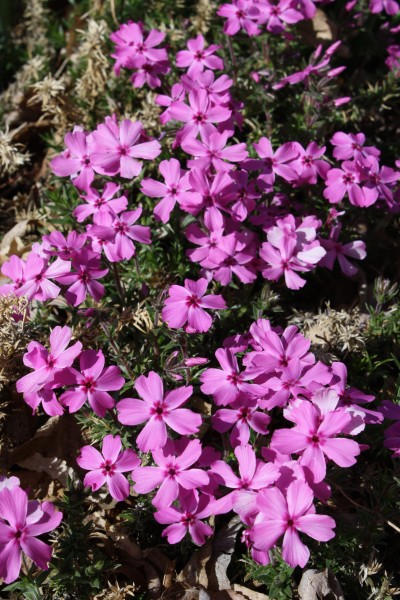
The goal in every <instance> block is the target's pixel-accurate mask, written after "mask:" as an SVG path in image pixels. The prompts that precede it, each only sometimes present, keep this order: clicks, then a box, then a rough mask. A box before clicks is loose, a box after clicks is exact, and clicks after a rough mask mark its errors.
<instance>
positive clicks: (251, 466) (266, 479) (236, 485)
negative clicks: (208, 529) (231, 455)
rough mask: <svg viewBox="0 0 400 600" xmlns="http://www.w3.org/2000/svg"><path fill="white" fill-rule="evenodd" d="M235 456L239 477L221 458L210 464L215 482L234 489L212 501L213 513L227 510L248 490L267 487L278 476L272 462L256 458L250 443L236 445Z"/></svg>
mask: <svg viewBox="0 0 400 600" xmlns="http://www.w3.org/2000/svg"><path fill="white" fill-rule="evenodd" d="M235 456H236V459H237V461H238V464H239V474H240V477H238V476H237V475H235V473H234V472H233V470H232V469H231V467H230V466H229V465H227V464H226V462H225V461H223V460H216V461H215V462H214V463H213V464H212V465H211V471H212V473H213V477H215V479H216V481H217V483H219V484H221V485H224V486H226V487H228V488H231V489H232V488H233V490H235V491H233V492H229V493H228V494H226V495H225V496H223V497H222V498H219V499H218V500H215V501H214V502H213V503H212V511H213V513H214V514H222V513H227V512H229V511H230V510H232V508H233V506H234V504H236V503H238V504H239V503H240V502H241V500H242V499H243V498H246V497H247V495H248V494H249V492H256V491H258V490H262V489H263V488H266V487H268V486H269V485H271V484H272V483H274V481H275V480H276V479H277V478H278V476H279V471H278V469H277V467H276V466H275V465H273V464H272V463H265V462H264V461H262V460H258V459H257V458H256V454H255V452H254V450H253V448H252V447H251V446H250V445H244V446H236V448H235ZM252 497H253V494H252Z"/></svg>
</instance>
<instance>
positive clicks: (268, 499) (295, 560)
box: [251, 481, 335, 568]
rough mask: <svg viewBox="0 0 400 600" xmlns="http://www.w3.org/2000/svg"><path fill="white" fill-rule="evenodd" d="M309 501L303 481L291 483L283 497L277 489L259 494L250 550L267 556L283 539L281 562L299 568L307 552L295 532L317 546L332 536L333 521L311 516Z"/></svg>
mask: <svg viewBox="0 0 400 600" xmlns="http://www.w3.org/2000/svg"><path fill="white" fill-rule="evenodd" d="M313 500H314V496H313V493H312V491H311V489H310V488H309V486H308V485H307V484H306V483H305V482H303V481H294V482H293V483H292V484H291V485H290V486H289V487H288V489H287V492H286V496H284V495H283V494H282V492H281V491H280V490H279V489H278V488H268V489H266V490H262V491H261V492H260V493H259V494H258V499H257V504H258V508H259V510H260V514H259V515H258V517H257V518H256V521H255V523H254V525H253V533H252V536H251V537H252V541H253V543H254V546H255V547H256V548H258V549H259V550H262V551H264V552H267V551H268V550H270V549H271V548H273V547H274V546H275V544H276V542H277V541H278V539H279V538H280V537H281V536H282V535H283V544H282V557H283V559H284V560H285V561H286V562H287V563H288V564H289V565H290V566H292V567H296V566H300V567H302V568H303V567H304V566H305V565H306V563H307V561H308V559H309V557H310V552H309V550H308V548H307V546H305V545H304V544H303V542H302V541H301V540H300V537H299V533H298V532H301V533H305V534H306V535H308V536H309V537H312V538H313V539H315V540H318V541H320V542H327V541H328V540H330V539H332V538H333V537H334V536H335V534H334V532H333V528H334V527H335V521H334V520H333V519H332V518H331V517H328V516H326V515H317V514H315V508H314V505H313Z"/></svg>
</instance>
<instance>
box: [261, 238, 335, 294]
mask: <svg viewBox="0 0 400 600" xmlns="http://www.w3.org/2000/svg"><path fill="white" fill-rule="evenodd" d="M296 245H297V240H296V239H295V238H293V237H291V236H289V235H283V236H282V237H280V239H278V240H276V241H275V240H274V243H270V242H264V243H263V244H262V246H261V249H260V258H262V259H263V261H265V263H266V266H265V267H264V268H262V275H263V277H265V278H266V279H269V280H271V281H276V280H277V279H279V278H280V277H282V276H284V277H285V283H286V285H287V287H288V288H289V289H291V290H299V289H300V288H302V287H303V286H304V285H305V283H306V280H305V279H303V278H302V277H300V276H299V275H298V274H297V272H300V273H305V272H307V271H311V270H312V269H314V268H315V265H316V264H317V263H318V262H319V261H320V260H321V258H322V257H323V256H325V254H326V251H325V250H324V248H323V247H322V246H321V244H320V243H319V241H314V242H311V243H310V244H306V245H304V246H303V248H302V249H301V250H300V251H298V250H296Z"/></svg>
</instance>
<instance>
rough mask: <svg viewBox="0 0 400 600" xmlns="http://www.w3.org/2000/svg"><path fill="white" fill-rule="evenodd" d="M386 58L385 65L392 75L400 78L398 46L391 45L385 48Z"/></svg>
mask: <svg viewBox="0 0 400 600" xmlns="http://www.w3.org/2000/svg"><path fill="white" fill-rule="evenodd" d="M386 50H387V53H388V57H387V59H386V60H385V64H386V65H387V66H388V67H389V69H390V70H391V72H392V73H393V75H394V76H395V77H396V78H398V77H400V45H397V44H393V45H391V46H388V47H387V48H386Z"/></svg>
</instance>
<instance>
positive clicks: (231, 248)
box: [203, 232, 257, 285]
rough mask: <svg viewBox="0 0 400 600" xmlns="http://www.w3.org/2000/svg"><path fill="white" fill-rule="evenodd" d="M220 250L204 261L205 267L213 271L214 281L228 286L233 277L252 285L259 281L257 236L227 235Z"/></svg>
mask: <svg viewBox="0 0 400 600" xmlns="http://www.w3.org/2000/svg"><path fill="white" fill-rule="evenodd" d="M251 233H252V232H251ZM218 250H219V252H218V254H216V253H215V254H214V255H213V256H212V257H211V256H210V257H209V259H208V260H207V261H203V266H204V267H205V268H206V269H210V270H212V277H213V279H215V280H216V281H219V282H220V283H221V284H222V285H228V284H229V283H230V282H231V281H232V278H233V275H236V277H237V278H238V279H239V280H240V281H241V282H242V283H252V282H253V281H254V280H255V279H257V266H256V261H255V256H256V252H257V238H256V236H254V235H253V234H252V235H251V236H248V235H247V234H246V233H245V232H240V233H231V234H228V235H225V236H224V237H222V238H221V240H220V243H219V248H218Z"/></svg>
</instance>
